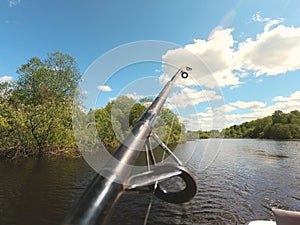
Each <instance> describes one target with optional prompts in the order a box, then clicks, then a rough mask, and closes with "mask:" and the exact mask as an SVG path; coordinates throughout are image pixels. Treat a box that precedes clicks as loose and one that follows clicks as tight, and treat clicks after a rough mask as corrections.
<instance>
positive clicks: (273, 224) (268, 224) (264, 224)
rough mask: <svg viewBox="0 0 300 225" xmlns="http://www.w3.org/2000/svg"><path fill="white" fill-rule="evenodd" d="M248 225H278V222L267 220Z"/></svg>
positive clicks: (255, 221)
mask: <svg viewBox="0 0 300 225" xmlns="http://www.w3.org/2000/svg"><path fill="white" fill-rule="evenodd" d="M247 225H276V222H275V221H266V220H254V221H251V222H249V223H248V224H247Z"/></svg>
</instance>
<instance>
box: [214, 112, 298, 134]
mask: <svg viewBox="0 0 300 225" xmlns="http://www.w3.org/2000/svg"><path fill="white" fill-rule="evenodd" d="M220 136H222V137H225V138H265V139H300V112H299V111H298V110H294V111H291V112H290V113H283V112H282V111H280V110H277V111H275V112H274V113H273V114H272V116H268V117H264V118H262V119H257V120H253V121H250V122H245V123H242V124H240V125H234V126H231V127H229V128H225V129H224V130H222V132H221V133H220Z"/></svg>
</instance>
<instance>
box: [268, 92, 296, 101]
mask: <svg viewBox="0 0 300 225" xmlns="http://www.w3.org/2000/svg"><path fill="white" fill-rule="evenodd" d="M272 100H273V101H275V102H289V101H300V91H296V92H294V93H292V94H291V95H290V96H289V97H284V96H277V97H275V98H273V99H272Z"/></svg>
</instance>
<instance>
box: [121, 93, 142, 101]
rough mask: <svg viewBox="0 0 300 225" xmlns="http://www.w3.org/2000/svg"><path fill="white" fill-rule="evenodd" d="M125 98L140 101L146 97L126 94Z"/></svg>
mask: <svg viewBox="0 0 300 225" xmlns="http://www.w3.org/2000/svg"><path fill="white" fill-rule="evenodd" d="M125 96H127V97H129V98H133V99H134V100H139V99H142V98H145V96H144V95H138V94H137V93H135V92H134V93H130V94H125Z"/></svg>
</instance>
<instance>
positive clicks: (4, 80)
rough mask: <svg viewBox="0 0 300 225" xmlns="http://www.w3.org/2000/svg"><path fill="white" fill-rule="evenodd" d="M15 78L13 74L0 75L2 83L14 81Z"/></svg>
mask: <svg viewBox="0 0 300 225" xmlns="http://www.w3.org/2000/svg"><path fill="white" fill-rule="evenodd" d="M13 79H14V78H13V77H11V76H2V77H0V83H2V82H9V81H12V80H13Z"/></svg>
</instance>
